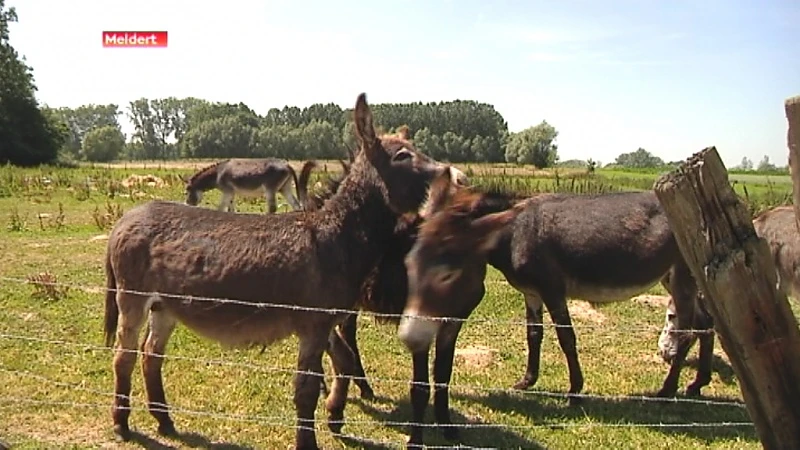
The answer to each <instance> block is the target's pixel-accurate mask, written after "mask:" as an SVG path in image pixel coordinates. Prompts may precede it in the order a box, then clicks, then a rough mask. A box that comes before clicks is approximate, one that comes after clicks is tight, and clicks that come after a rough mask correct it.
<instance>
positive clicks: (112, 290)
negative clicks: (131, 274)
mask: <svg viewBox="0 0 800 450" xmlns="http://www.w3.org/2000/svg"><path fill="white" fill-rule="evenodd" d="M118 320H119V306H118V305H117V279H116V277H115V276H114V268H113V267H111V258H110V257H109V256H106V311H105V319H104V321H103V331H104V332H105V341H106V347H113V346H114V340H115V339H116V336H117V321H118Z"/></svg>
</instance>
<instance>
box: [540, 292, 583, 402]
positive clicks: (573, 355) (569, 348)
mask: <svg viewBox="0 0 800 450" xmlns="http://www.w3.org/2000/svg"><path fill="white" fill-rule="evenodd" d="M546 303H547V309H548V310H549V311H550V317H551V318H552V319H553V322H554V323H555V324H556V336H557V337H558V345H559V346H560V347H561V351H562V352H563V353H564V356H565V357H566V358H567V367H568V369H569V393H570V394H580V393H581V391H582V390H583V371H582V370H581V364H580V362H579V360H578V346H577V339H576V338H575V329H574V328H573V327H572V319H571V318H570V316H569V308H567V302H566V298H564V297H562V296H559V297H558V298H557V299H556V300H555V301H547V302H546ZM580 401H581V398H580V397H578V396H569V404H570V405H577V404H578V403H580Z"/></svg>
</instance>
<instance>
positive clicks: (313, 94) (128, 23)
mask: <svg viewBox="0 0 800 450" xmlns="http://www.w3.org/2000/svg"><path fill="white" fill-rule="evenodd" d="M6 7H15V8H16V10H17V14H18V16H19V23H16V24H11V44H12V45H13V46H14V48H16V49H17V51H18V52H19V53H20V54H22V55H23V56H25V58H26V60H27V62H28V64H29V65H31V66H32V67H33V68H34V77H35V82H36V85H37V87H38V94H37V95H38V99H39V101H40V102H41V103H43V104H47V105H48V106H51V107H60V106H67V107H77V106H79V105H82V104H89V103H95V104H107V103H116V104H118V105H121V106H122V107H123V108H125V107H126V106H127V105H128V103H129V102H130V101H132V100H135V99H137V98H141V97H146V98H150V99H153V98H163V97H170V96H175V97H179V98H180V97H188V96H193V97H199V98H204V99H206V100H210V101H220V102H232V103H238V102H244V103H245V104H247V105H248V106H250V107H251V108H252V109H254V110H255V111H256V112H257V113H259V114H266V112H267V111H268V110H269V109H270V108H272V107H277V108H282V107H283V106H285V105H290V106H298V107H301V108H302V107H305V106H308V105H311V104H313V103H328V102H333V103H337V104H339V105H340V106H342V107H343V108H345V107H352V106H353V105H354V104H355V100H356V97H357V95H358V94H359V93H361V92H365V93H366V94H367V101H368V102H369V103H385V102H392V103H403V102H415V101H423V102H428V101H442V100H445V101H447V100H456V99H461V100H476V101H480V102H485V103H489V104H492V105H494V107H495V108H496V109H497V110H498V111H499V112H500V113H501V114H502V115H503V117H504V118H505V120H506V121H507V122H508V127H509V130H510V131H512V132H516V131H520V130H522V129H525V128H527V127H530V126H533V125H536V124H538V123H540V122H541V121H542V120H547V122H548V123H550V124H552V125H553V126H555V127H556V129H557V130H558V132H559V135H558V138H557V144H558V146H559V154H560V158H561V160H562V161H563V160H568V159H576V158H577V159H588V158H593V159H594V160H599V161H600V162H601V163H603V164H605V163H609V162H612V161H613V160H614V159H615V158H616V156H617V155H619V154H620V153H625V152H631V151H635V150H636V149H637V148H639V147H643V148H645V149H647V150H648V151H650V152H651V153H653V154H655V155H657V156H659V157H661V158H662V159H664V160H665V161H677V160H683V159H685V158H687V157H689V156H691V155H692V154H693V153H695V152H697V151H699V150H701V149H703V148H705V147H707V146H711V145H714V146H716V147H717V149H718V151H719V152H720V154H721V156H722V158H723V160H724V161H725V163H726V165H728V166H734V165H737V164H739V163H740V162H741V160H742V157H745V156H746V157H748V158H750V159H751V160H752V161H753V162H754V163H755V164H758V162H759V161H760V160H761V158H763V157H764V155H767V156H768V157H769V158H770V160H771V161H772V163H774V164H776V165H779V166H783V165H786V163H787V154H788V150H787V147H786V130H787V123H786V117H785V112H784V106H783V104H784V100H785V99H786V98H787V97H790V96H793V95H800V58H798V53H797V52H798V49H800V28H797V24H798V23H800V2H798V1H797V0H769V1H756V0H752V1H742V0H691V1H686V0H663V1H656V0H606V1H602V2H601V1H592V0H587V1H570V0H563V1H554V0H547V1H537V0H520V1H510V0H484V1H477V0H405V1H400V0H392V1H390V0H381V1H370V2H368V1H365V0H358V1H357V0H338V1H335V2H331V1H327V0H326V1H320V0H313V1H312V0H308V1H300V0H296V1H289V0H225V1H224V2H217V1H208V0H159V1H156V0H136V1H119V0H72V1H69V2H66V1H63V0H6ZM108 30H114V31H128V30H129V31H138V30H142V31H145V30H146V31H167V32H168V33H169V45H168V47H167V48H145V49H139V48H104V47H103V46H102V31H108ZM121 122H122V124H123V131H126V132H128V133H129V132H130V131H132V127H131V125H130V124H129V123H128V121H127V119H126V118H125V117H124V116H123V117H121Z"/></svg>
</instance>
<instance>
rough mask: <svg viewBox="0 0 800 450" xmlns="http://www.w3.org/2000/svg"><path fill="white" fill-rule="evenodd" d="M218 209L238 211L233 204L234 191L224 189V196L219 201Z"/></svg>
mask: <svg viewBox="0 0 800 450" xmlns="http://www.w3.org/2000/svg"><path fill="white" fill-rule="evenodd" d="M217 209H219V210H220V211H228V212H236V208H235V207H234V206H233V192H230V191H222V198H221V199H220V201H219V208H217Z"/></svg>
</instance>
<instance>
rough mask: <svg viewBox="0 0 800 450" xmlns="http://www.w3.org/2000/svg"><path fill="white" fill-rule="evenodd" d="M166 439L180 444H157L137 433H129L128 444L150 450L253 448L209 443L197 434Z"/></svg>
mask: <svg viewBox="0 0 800 450" xmlns="http://www.w3.org/2000/svg"><path fill="white" fill-rule="evenodd" d="M167 439H169V440H171V441H177V442H180V444H181V445H179V446H177V447H176V446H172V445H168V444H165V443H162V442H159V441H157V440H155V439H153V438H151V437H150V436H147V435H146V434H144V433H141V432H139V431H131V439H130V442H132V443H135V444H139V445H141V446H142V447H144V448H147V449H151V450H168V449H170V450H171V449H176V448H187V447H189V448H204V449H209V450H253V449H254V448H255V447H249V446H244V445H238V444H224V443H217V442H212V441H210V440H209V439H208V438H207V437H205V436H203V435H201V434H197V433H178V434H176V435H172V436H168V437H167Z"/></svg>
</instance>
